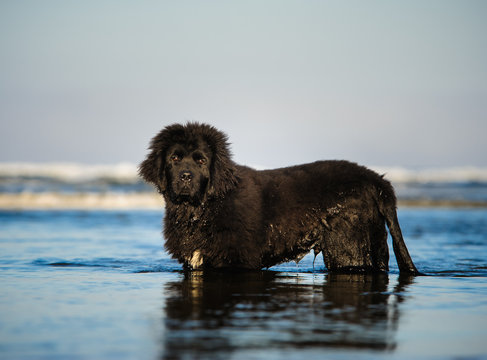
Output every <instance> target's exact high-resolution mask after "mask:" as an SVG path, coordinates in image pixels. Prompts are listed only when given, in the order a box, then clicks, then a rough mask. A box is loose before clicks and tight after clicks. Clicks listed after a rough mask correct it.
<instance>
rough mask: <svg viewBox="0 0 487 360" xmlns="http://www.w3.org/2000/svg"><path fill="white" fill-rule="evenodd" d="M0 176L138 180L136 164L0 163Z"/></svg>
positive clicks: (79, 179) (70, 180)
mask: <svg viewBox="0 0 487 360" xmlns="http://www.w3.org/2000/svg"><path fill="white" fill-rule="evenodd" d="M0 177H26V178H29V177H35V178H37V177H41V178H49V179H55V180H60V181H65V182H83V181H90V180H96V179H106V180H112V181H119V182H135V181H137V180H139V177H138V175H137V165H135V164H132V163H119V164H114V165H85V164H78V163H0Z"/></svg>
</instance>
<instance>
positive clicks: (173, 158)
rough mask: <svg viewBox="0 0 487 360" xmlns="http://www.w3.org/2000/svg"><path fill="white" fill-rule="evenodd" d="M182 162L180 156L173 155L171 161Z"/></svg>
mask: <svg viewBox="0 0 487 360" xmlns="http://www.w3.org/2000/svg"><path fill="white" fill-rule="evenodd" d="M180 160H181V157H180V156H179V155H176V154H174V155H171V161H174V162H178V161H180Z"/></svg>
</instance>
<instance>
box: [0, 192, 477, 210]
mask: <svg viewBox="0 0 487 360" xmlns="http://www.w3.org/2000/svg"><path fill="white" fill-rule="evenodd" d="M163 207H164V201H163V199H162V198H161V196H160V195H159V194H156V193H115V192H107V193H66V194H63V193H53V192H41V193H29V192H24V193H0V210H77V209H79V210H103V209H105V210H123V209H126V210H131V209H134V210H136V209H141V210H157V209H162V208H163ZM398 207H399V208H402V207H420V208H432V207H433V208H452V207H453V208H487V202H486V201H469V200H450V199H422V198H420V199H399V200H398Z"/></svg>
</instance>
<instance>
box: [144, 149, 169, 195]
mask: <svg viewBox="0 0 487 360" xmlns="http://www.w3.org/2000/svg"><path fill="white" fill-rule="evenodd" d="M163 157H164V154H163V152H162V151H156V150H152V151H151V152H150V153H149V155H147V158H146V159H145V160H144V161H142V162H141V163H140V165H139V175H140V176H141V177H142V178H143V179H144V180H145V181H147V182H149V183H151V184H153V185H155V186H156V187H157V189H158V190H159V192H160V193H162V192H164V191H165V190H166V183H167V181H166V177H165V176H164V167H165V162H164V159H163Z"/></svg>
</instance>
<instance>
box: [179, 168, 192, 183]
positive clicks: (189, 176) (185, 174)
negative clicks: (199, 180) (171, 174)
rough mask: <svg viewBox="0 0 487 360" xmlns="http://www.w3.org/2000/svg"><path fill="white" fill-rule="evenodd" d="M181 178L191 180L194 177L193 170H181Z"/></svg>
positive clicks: (186, 180) (185, 180)
mask: <svg viewBox="0 0 487 360" xmlns="http://www.w3.org/2000/svg"><path fill="white" fill-rule="evenodd" d="M179 179H180V180H181V181H184V182H190V181H191V180H192V179H193V174H192V173H191V171H187V170H186V171H181V172H180V173H179Z"/></svg>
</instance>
